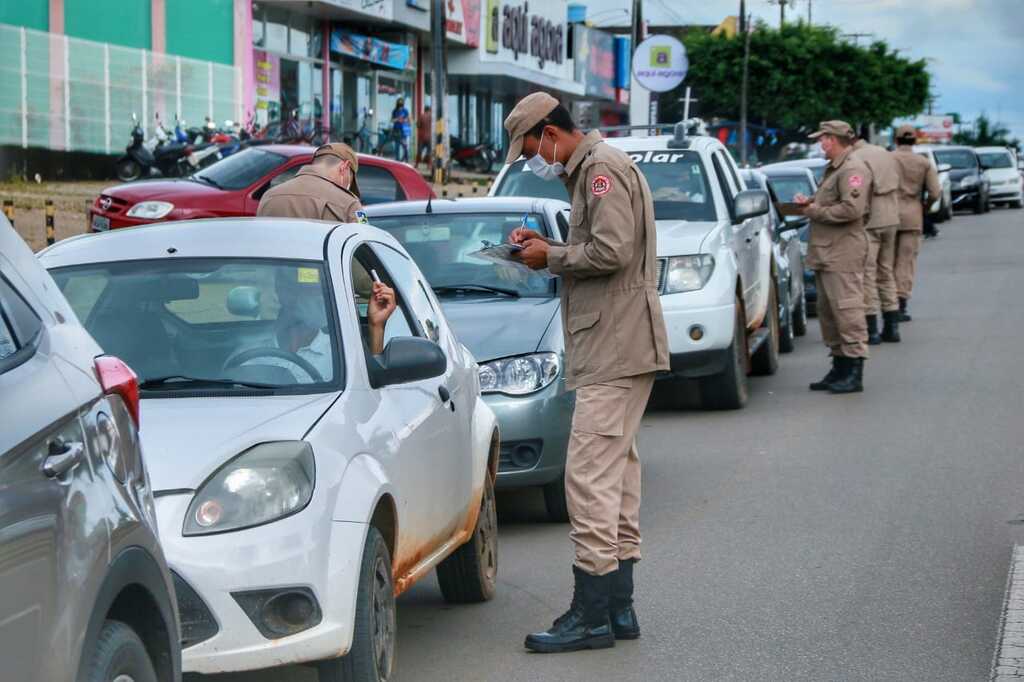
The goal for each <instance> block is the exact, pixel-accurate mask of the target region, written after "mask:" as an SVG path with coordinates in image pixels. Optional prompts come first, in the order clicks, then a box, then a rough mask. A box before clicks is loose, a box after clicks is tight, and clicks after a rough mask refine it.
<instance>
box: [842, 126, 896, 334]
mask: <svg viewBox="0 0 1024 682" xmlns="http://www.w3.org/2000/svg"><path fill="white" fill-rule="evenodd" d="M853 154H854V156H856V157H857V158H858V159H860V161H861V162H863V163H864V165H866V166H867V167H868V170H870V171H871V196H870V197H869V206H870V209H871V212H870V214H869V217H868V222H867V225H865V226H864V227H865V230H866V234H867V237H868V262H867V267H866V268H865V269H864V305H865V307H866V308H867V315H866V319H867V325H868V345H870V346H876V345H878V344H880V343H882V341H888V342H891V343H898V342H899V340H900V332H899V314H900V313H899V301H898V300H897V297H896V277H895V275H894V274H893V268H894V267H895V265H896V232H897V230H899V226H900V212H899V199H898V197H899V191H898V190H899V185H900V171H899V166H897V164H896V159H895V158H893V154H892V152H890V151H889V150H887V149H884V148H882V147H879V146H878V145H874V144H869V143H868V142H867V141H866V140H865V139H863V137H862V138H861V139H859V140H857V142H855V143H854V145H853ZM879 308H881V312H882V319H883V327H882V333H881V335H879V333H878V311H879Z"/></svg>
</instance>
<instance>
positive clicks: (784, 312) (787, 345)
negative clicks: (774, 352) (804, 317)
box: [779, 293, 796, 353]
mask: <svg viewBox="0 0 1024 682" xmlns="http://www.w3.org/2000/svg"><path fill="white" fill-rule="evenodd" d="M790 296H791V294H789V293H787V294H786V295H785V296H784V297H783V300H782V301H781V302H780V304H779V312H780V315H781V317H782V322H781V323H780V324H779V352H780V353H792V352H793V351H794V350H795V349H796V332H794V331H793V312H794V311H793V306H792V304H791V299H790Z"/></svg>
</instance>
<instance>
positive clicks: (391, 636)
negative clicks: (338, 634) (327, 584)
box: [317, 526, 397, 682]
mask: <svg viewBox="0 0 1024 682" xmlns="http://www.w3.org/2000/svg"><path fill="white" fill-rule="evenodd" d="M396 634H397V628H396V627H395V583H394V580H393V579H392V577H391V553H390V552H389V551H388V546H387V544H386V543H385V542H384V537H383V536H382V535H381V534H380V531H379V530H377V529H376V528H374V527H373V526H370V528H369V530H368V531H367V533H366V543H365V545H364V546H363V559H362V562H361V564H360V567H359V588H358V592H357V593H356V617H355V625H354V629H353V632H352V648H351V649H349V652H348V653H347V654H346V655H344V656H342V657H341V658H335V659H331V660H329V661H320V662H318V663H317V674H318V679H319V681H320V682H356V681H357V680H358V681H359V682H363V681H366V682H384V681H385V680H389V679H391V675H392V673H393V671H394V669H395V636H396Z"/></svg>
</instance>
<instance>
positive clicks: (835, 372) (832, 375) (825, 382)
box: [810, 355, 843, 391]
mask: <svg viewBox="0 0 1024 682" xmlns="http://www.w3.org/2000/svg"><path fill="white" fill-rule="evenodd" d="M842 360H843V357H842V356H840V355H833V356H832V369H830V370H829V371H828V374H826V375H825V376H824V377H822V379H821V381H815V382H814V383H813V384H811V386H810V388H811V390H812V391H827V390H828V386H829V384H831V383H832V382H833V381H835V380H836V379H838V378H839V377H840V376H841V375H840V371H839V367H840V365H841V364H842Z"/></svg>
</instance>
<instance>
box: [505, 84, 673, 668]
mask: <svg viewBox="0 0 1024 682" xmlns="http://www.w3.org/2000/svg"><path fill="white" fill-rule="evenodd" d="M505 128H506V129H507V130H508V134H509V140H510V145H509V153H508V161H509V162H512V161H515V160H516V158H517V157H518V156H519V154H520V152H522V154H523V155H524V156H525V157H526V159H527V164H528V165H529V167H530V169H531V170H532V171H533V172H534V173H536V174H537V175H538V176H539V177H541V178H545V179H548V180H554V179H559V180H561V181H562V182H564V183H565V186H566V189H567V190H568V191H569V195H570V196H571V197H572V218H571V221H570V227H569V238H568V244H564V245H563V244H557V243H552V242H548V241H546V240H544V239H543V238H541V236H540V235H539V234H537V233H536V232H534V231H532V230H528V229H524V228H521V229H518V230H516V231H515V232H514V233H513V234H512V235H511V240H512V241H513V242H514V243H519V244H522V245H523V247H524V248H523V250H522V251H521V252H520V257H521V259H522V261H523V262H524V263H526V264H527V265H528V266H530V267H532V268H534V269H539V268H543V267H548V268H549V269H550V270H551V272H552V273H554V274H557V275H560V276H561V278H562V287H561V298H562V326H563V329H564V334H565V381H566V387H567V388H569V389H575V390H576V408H575V411H574V412H573V418H572V432H571V434H570V437H569V451H568V455H567V457H566V463H565V488H566V498H567V500H568V506H569V518H570V521H571V523H572V531H571V533H570V538H571V539H572V542H573V546H574V549H575V561H574V563H573V575H574V578H575V588H574V590H573V598H572V604H571V605H570V607H569V610H568V611H567V612H566V613H565V614H563V615H562V616H560V617H559V618H558V619H557V620H555V622H554V624H553V625H552V626H551V628H550V629H548V630H547V631H545V632H537V633H534V634H531V635H529V636H528V637H527V638H526V647H527V648H528V649H531V650H533V651H539V652H561V651H576V650H580V649H600V648H605V647H610V646H613V645H614V644H615V639H635V638H637V637H639V636H640V626H639V624H638V622H637V618H636V613H635V612H634V610H633V566H634V564H635V563H636V561H637V560H638V559H640V525H639V522H640V459H639V456H638V455H637V450H636V442H635V438H636V434H637V431H638V430H639V428H640V419H641V417H642V416H643V413H644V408H645V407H646V405H647V399H648V397H649V396H650V393H651V387H652V385H653V384H654V375H655V373H656V372H657V371H659V370H667V369H668V368H669V362H668V334H667V332H666V329H665V321H664V318H663V317H662V312H661V301H660V299H659V298H658V290H657V258H656V246H655V227H654V202H653V199H652V197H651V190H650V188H649V187H648V186H647V181H646V180H645V179H644V176H643V175H642V174H641V173H640V170H639V169H638V168H637V166H636V164H634V163H633V161H632V160H631V159H630V158H629V156H627V155H626V154H625V153H623V152H622V151H619V150H617V149H615V148H614V147H611V146H610V145H607V144H605V143H604V141H603V140H602V138H601V134H600V133H598V132H596V131H592V132H590V133H588V134H586V135H584V134H583V133H582V132H581V131H579V130H578V129H577V128H576V126H575V125H574V124H573V121H572V118H571V117H570V115H569V112H568V111H567V110H566V109H565V107H563V106H562V105H560V104H559V103H558V100H556V99H555V98H554V97H551V96H550V95H547V94H544V93H534V94H532V95H529V96H527V97H525V98H524V99H523V100H522V101H520V102H519V104H517V105H516V107H515V108H514V109H513V110H512V112H511V113H510V114H509V115H508V118H506V119H505Z"/></svg>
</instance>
